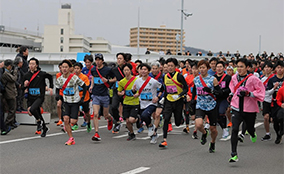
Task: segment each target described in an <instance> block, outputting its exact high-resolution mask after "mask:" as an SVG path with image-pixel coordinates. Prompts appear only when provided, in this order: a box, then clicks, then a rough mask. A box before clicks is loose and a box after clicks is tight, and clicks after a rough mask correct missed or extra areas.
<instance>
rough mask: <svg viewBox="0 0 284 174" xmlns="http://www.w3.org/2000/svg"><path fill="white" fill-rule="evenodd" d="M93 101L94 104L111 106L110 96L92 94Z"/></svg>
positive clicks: (105, 106)
mask: <svg viewBox="0 0 284 174" xmlns="http://www.w3.org/2000/svg"><path fill="white" fill-rule="evenodd" d="M92 98H93V102H92V105H99V106H103V107H104V108H107V107H108V106H109V96H108V95H106V96H98V95H92Z"/></svg>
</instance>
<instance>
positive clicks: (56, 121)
mask: <svg viewBox="0 0 284 174" xmlns="http://www.w3.org/2000/svg"><path fill="white" fill-rule="evenodd" d="M20 110H21V109H20ZM58 122H59V120H55V121H54V123H58Z"/></svg>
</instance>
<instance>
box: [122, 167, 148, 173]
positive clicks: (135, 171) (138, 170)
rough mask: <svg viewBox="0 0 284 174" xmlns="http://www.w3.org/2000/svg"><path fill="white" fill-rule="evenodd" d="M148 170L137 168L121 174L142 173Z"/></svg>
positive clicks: (146, 168)
mask: <svg viewBox="0 0 284 174" xmlns="http://www.w3.org/2000/svg"><path fill="white" fill-rule="evenodd" d="M149 169H150V167H138V168H136V169H133V170H130V171H128V172H124V173H121V174H136V173H141V172H144V171H146V170H149Z"/></svg>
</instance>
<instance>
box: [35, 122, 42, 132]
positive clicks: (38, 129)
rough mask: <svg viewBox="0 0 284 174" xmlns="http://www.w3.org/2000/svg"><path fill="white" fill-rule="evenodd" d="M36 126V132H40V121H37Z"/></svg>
mask: <svg viewBox="0 0 284 174" xmlns="http://www.w3.org/2000/svg"><path fill="white" fill-rule="evenodd" d="M36 124H37V128H36V130H37V131H41V129H42V126H41V121H38V122H37V123H36Z"/></svg>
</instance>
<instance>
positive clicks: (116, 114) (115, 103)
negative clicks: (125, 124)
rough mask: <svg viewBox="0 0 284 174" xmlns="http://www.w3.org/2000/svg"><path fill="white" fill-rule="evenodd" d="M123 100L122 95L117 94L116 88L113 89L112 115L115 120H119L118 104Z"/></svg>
mask: <svg viewBox="0 0 284 174" xmlns="http://www.w3.org/2000/svg"><path fill="white" fill-rule="evenodd" d="M122 102H123V96H119V95H118V94H117V90H113V96H112V105H111V106H112V109H111V110H112V116H113V118H114V120H115V121H117V122H118V121H119V110H118V108H119V104H120V103H122Z"/></svg>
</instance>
